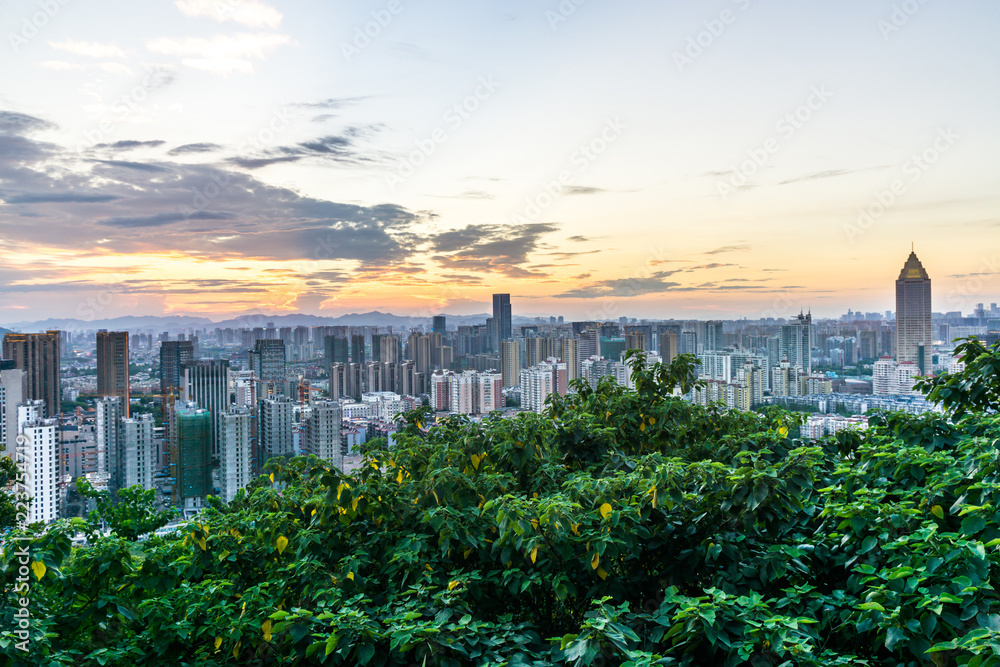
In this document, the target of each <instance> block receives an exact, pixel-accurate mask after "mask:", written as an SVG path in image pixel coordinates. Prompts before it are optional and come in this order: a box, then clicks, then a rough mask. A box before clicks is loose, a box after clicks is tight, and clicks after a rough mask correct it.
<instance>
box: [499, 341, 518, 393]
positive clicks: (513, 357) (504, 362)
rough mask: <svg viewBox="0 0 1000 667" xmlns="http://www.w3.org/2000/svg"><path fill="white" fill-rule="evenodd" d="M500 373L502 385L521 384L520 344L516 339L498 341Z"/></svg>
mask: <svg viewBox="0 0 1000 667" xmlns="http://www.w3.org/2000/svg"><path fill="white" fill-rule="evenodd" d="M500 373H501V375H502V377H503V386H505V387H516V386H517V385H519V384H521V346H520V345H519V344H518V342H517V341H516V340H505V341H501V342H500Z"/></svg>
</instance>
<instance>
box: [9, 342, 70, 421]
mask: <svg viewBox="0 0 1000 667" xmlns="http://www.w3.org/2000/svg"><path fill="white" fill-rule="evenodd" d="M61 338H62V337H61V335H60V332H59V331H47V332H46V333H27V334H24V333H8V334H4V337H3V358H4V360H5V361H13V362H14V368H19V369H21V370H23V371H24V372H25V375H26V376H27V378H26V387H27V394H26V397H27V399H28V400H42V401H45V415H44V417H55V416H57V415H58V414H59V412H60V407H61V406H60V402H61V400H62V393H61V386H60V383H61V380H62V376H61V373H60V367H59V360H60V350H61V347H60V340H61Z"/></svg>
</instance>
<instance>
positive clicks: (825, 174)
mask: <svg viewBox="0 0 1000 667" xmlns="http://www.w3.org/2000/svg"><path fill="white" fill-rule="evenodd" d="M888 168H889V165H879V166H877V167H866V168H864V169H827V170H826V171H817V172H814V173H812V174H804V175H802V176H796V177H795V178H789V179H787V180H784V181H781V182H780V183H778V185H788V184H790V183H799V182H801V181H815V180H819V179H821V178H833V177H835V176H845V175H847V174H858V173H861V172H863V171H874V170H879V169H888Z"/></svg>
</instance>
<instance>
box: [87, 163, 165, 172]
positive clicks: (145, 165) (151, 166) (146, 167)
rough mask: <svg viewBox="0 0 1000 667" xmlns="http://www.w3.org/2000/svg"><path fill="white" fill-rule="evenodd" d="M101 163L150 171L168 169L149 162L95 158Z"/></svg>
mask: <svg viewBox="0 0 1000 667" xmlns="http://www.w3.org/2000/svg"><path fill="white" fill-rule="evenodd" d="M96 161H97V162H100V163H101V164H107V165H111V166H112V167H123V168H125V169H135V170H138V171H152V172H165V171H170V169H168V168H167V167H164V166H161V165H158V164H150V163H146V162H129V161H126V160H96Z"/></svg>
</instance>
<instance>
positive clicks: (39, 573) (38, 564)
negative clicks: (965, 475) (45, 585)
mask: <svg viewBox="0 0 1000 667" xmlns="http://www.w3.org/2000/svg"><path fill="white" fill-rule="evenodd" d="M31 571H32V572H34V573H35V576H36V577H38V578H39V579H41V578H42V577H44V576H45V563H43V562H42V561H40V560H35V561H31Z"/></svg>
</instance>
